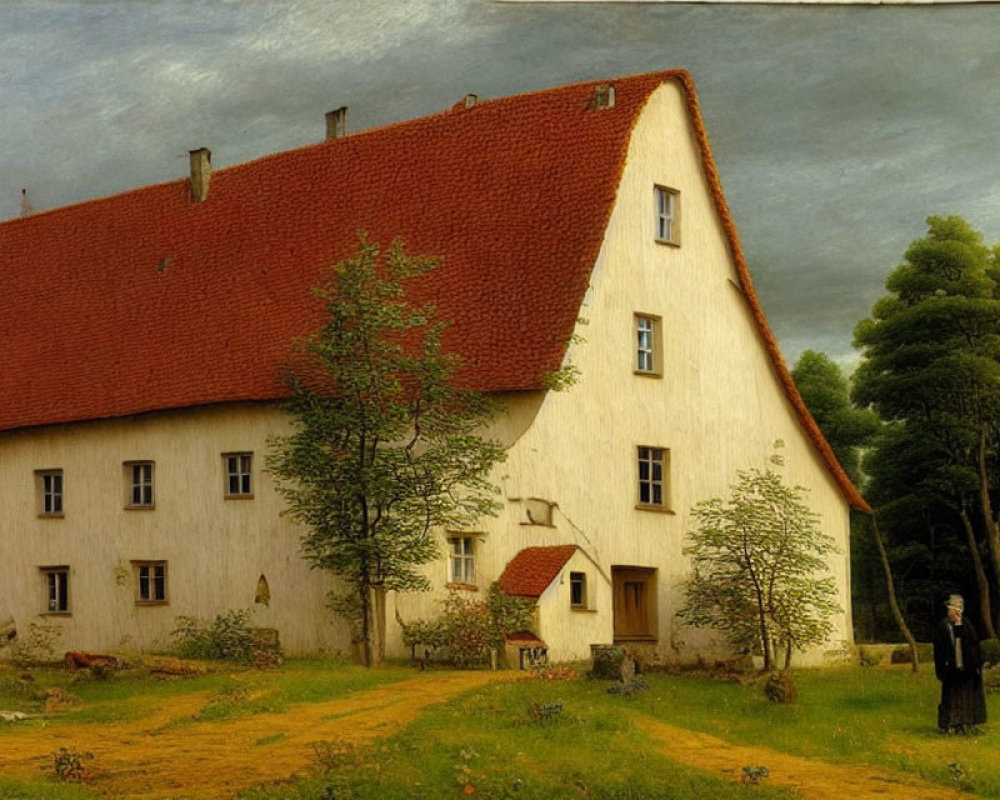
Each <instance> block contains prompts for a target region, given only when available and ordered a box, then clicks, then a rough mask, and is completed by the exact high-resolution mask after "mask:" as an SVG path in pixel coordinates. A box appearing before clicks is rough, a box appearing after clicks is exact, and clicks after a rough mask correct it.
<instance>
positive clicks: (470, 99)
mask: <svg viewBox="0 0 1000 800" xmlns="http://www.w3.org/2000/svg"><path fill="white" fill-rule="evenodd" d="M464 102H465V107H466V108H472V107H473V106H474V105H475V104H476V103H478V102H479V95H475V94H472V93H469V94H467V95H466V96H465V100H464Z"/></svg>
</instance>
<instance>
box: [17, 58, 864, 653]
mask: <svg viewBox="0 0 1000 800" xmlns="http://www.w3.org/2000/svg"><path fill="white" fill-rule="evenodd" d="M327 123H328V136H327V139H326V141H323V142H321V143H319V144H316V145H313V146H310V147H304V148H301V149H297V150H291V151H288V152H283V153H278V154H275V155H272V156H267V157H264V158H261V159H259V160H256V161H253V162H250V163H246V164H241V165H238V166H233V167H228V168H225V169H218V170H215V171H214V172H213V170H212V166H211V159H210V154H209V152H208V151H207V150H205V149H202V150H196V151H193V152H192V154H191V167H192V169H191V176H190V178H185V179H183V180H178V181H174V182H172V183H166V184H161V185H156V186H149V187H145V188H141V189H137V190H134V191H130V192H126V193H124V194H120V195H116V196H113V197H107V198H102V199H97V200H92V201H88V202H84V203H81V204H78V205H74V206H70V207H66V208H61V209H56V210H53V211H47V212H44V213H38V214H34V215H32V216H28V217H23V218H18V219H13V220H10V221H8V222H5V223H2V224H0V287H2V294H0V296H2V297H3V308H4V313H3V317H2V322H0V341H2V347H0V622H3V621H4V620H5V619H8V618H10V619H12V620H13V622H14V624H15V625H16V626H17V627H18V629H19V630H22V631H23V630H25V629H27V627H28V626H29V625H30V623H31V622H33V621H35V620H37V619H39V618H44V619H45V620H47V621H48V622H50V623H53V624H55V625H57V626H58V627H59V628H60V630H61V646H62V647H63V648H65V649H77V648H79V649H91V650H106V649H114V648H118V647H135V648H152V647H159V646H163V645H165V644H167V643H169V634H170V632H171V630H172V629H173V628H174V624H175V618H176V617H177V616H178V615H194V616H201V617H209V618H210V617H212V616H214V615H215V614H217V613H220V612H223V611H226V610H229V609H242V608H253V609H255V611H256V614H255V624H257V625H259V626H262V627H271V628H276V629H277V630H278V631H279V633H280V637H281V641H282V644H283V646H284V647H285V649H286V651H289V652H292V653H303V652H318V651H327V652H331V651H347V650H348V649H349V647H350V642H349V634H348V630H347V627H346V626H345V625H344V624H343V622H341V621H339V620H337V619H334V618H332V617H331V616H330V615H329V613H328V612H326V611H325V610H324V597H325V594H326V592H327V591H328V589H329V588H330V583H329V578H328V576H326V575H324V574H323V573H321V572H317V571H314V570H310V569H309V567H308V565H307V564H306V562H305V561H304V560H303V559H302V557H301V555H300V552H299V544H298V543H299V537H300V533H301V532H300V531H299V530H297V529H296V528H295V527H294V526H293V524H292V523H291V522H289V521H288V520H287V519H285V518H283V517H281V516H280V512H281V502H280V500H279V498H278V496H277V494H276V492H275V490H274V486H273V483H272V481H271V479H270V476H269V475H268V474H267V473H266V472H265V471H263V469H262V466H263V459H264V455H265V453H266V440H267V437H268V435H269V434H271V433H274V432H279V431H283V430H285V426H286V419H285V418H284V416H283V413H282V411H281V410H280V407H279V405H278V402H277V401H280V400H281V399H282V397H283V396H284V392H285V389H284V384H283V382H282V380H281V378H282V372H283V369H284V367H285V365H286V364H287V363H288V359H289V355H290V353H291V346H292V343H293V341H295V340H296V339H298V338H301V337H302V336H304V335H305V334H307V333H309V332H311V331H312V330H314V329H315V328H317V327H318V325H319V323H320V320H321V314H322V307H321V304H320V303H319V302H318V301H317V300H316V299H315V298H314V297H313V296H312V294H311V292H310V289H311V287H313V286H315V285H317V284H319V283H320V282H321V280H322V279H323V277H324V275H325V273H326V270H327V269H328V268H329V267H330V266H331V265H332V264H334V263H336V262H338V261H340V260H342V259H343V258H345V257H347V256H348V255H351V254H352V253H353V252H354V250H355V249H356V244H357V233H358V231H362V230H363V231H367V233H368V237H369V239H370V240H371V241H374V242H380V243H382V244H384V245H388V243H389V242H390V241H391V240H392V239H395V238H397V237H400V238H402V239H403V240H404V242H405V245H406V250H407V252H409V253H411V254H418V255H433V256H440V257H441V258H442V259H443V263H442V266H441V267H440V268H439V269H437V270H435V271H434V272H432V273H431V274H430V275H428V276H427V278H426V279H425V280H424V281H423V283H422V284H421V286H420V289H419V292H420V295H421V297H420V298H419V299H433V301H434V302H435V303H436V304H437V305H438V307H439V309H440V310H441V313H442V316H443V317H444V318H447V319H451V320H453V325H452V326H451V327H450V329H449V331H448V333H447V336H446V338H445V342H444V344H445V348H446V349H451V350H454V351H457V352H459V353H460V354H461V355H462V357H463V360H464V367H463V370H462V372H461V381H462V383H463V384H464V385H466V386H469V387H472V388H476V389H480V390H484V391H488V392H493V393H498V394H500V395H502V396H503V398H504V400H505V401H506V408H507V411H506V414H505V415H504V416H503V418H502V419H501V420H500V421H499V422H498V424H497V429H496V431H495V434H496V435H497V436H498V437H500V438H501V439H502V440H503V441H504V443H505V444H506V445H507V447H508V458H507V461H506V463H504V464H503V465H501V466H500V467H499V468H498V470H497V474H496V475H495V481H496V483H497V484H498V485H499V486H500V487H501V489H502V498H501V499H502V501H503V510H502V512H501V513H500V515H499V516H498V517H497V518H491V519H484V520H483V521H482V522H481V525H480V526H479V527H477V528H476V529H474V530H457V531H451V530H449V531H440V532H438V535H439V537H440V543H441V550H442V558H441V560H440V561H439V562H436V563H434V564H432V565H431V566H429V567H428V574H429V576H430V577H431V579H432V582H433V584H434V586H435V587H436V589H435V592H434V593H432V594H431V595H420V596H411V595H406V596H394V595H390V596H389V597H388V599H387V613H386V617H387V626H388V627H387V635H386V641H385V647H386V652H387V653H388V654H390V655H391V654H398V655H402V654H403V653H404V652H405V649H404V647H403V645H402V642H401V640H400V631H399V627H398V623H397V619H398V618H402V619H403V620H410V619H415V618H417V617H426V616H429V615H431V614H433V613H435V612H436V610H437V609H438V605H437V601H438V600H439V599H440V598H441V597H442V596H443V593H444V592H445V591H446V588H447V587H452V588H457V589H458V590H460V591H468V592H471V593H483V592H484V591H485V589H486V588H487V587H488V586H489V585H490V584H491V583H492V582H493V581H496V580H499V581H500V583H501V586H503V587H504V588H506V589H507V590H508V591H510V592H511V593H515V594H521V595H526V596H531V597H536V598H537V602H538V625H537V630H536V634H537V635H538V636H539V637H540V639H541V640H542V641H544V643H545V645H546V646H547V648H548V651H549V655H550V657H552V658H554V659H557V660H563V659H576V658H585V657H587V656H588V655H589V652H590V645H591V644H609V643H612V642H628V643H631V644H633V645H635V646H642V647H643V648H645V649H646V651H647V654H648V656H649V657H650V658H656V659H660V660H666V661H676V660H684V659H690V658H694V657H696V656H698V655H702V654H707V653H708V652H710V651H709V649H708V648H709V646H710V645H709V643H708V642H707V640H706V639H704V637H697V636H692V635H691V633H690V632H689V631H685V630H683V629H679V628H678V627H677V623H676V621H675V618H674V615H675V611H676V608H677V605H678V602H679V590H678V582H679V581H680V580H681V579H682V578H683V577H684V575H685V574H686V570H687V569H688V564H687V561H686V559H685V557H684V556H683V555H682V546H683V542H684V535H685V532H686V531H687V530H688V529H689V528H690V526H691V524H692V522H691V518H690V516H689V511H690V509H691V507H692V506H693V505H694V504H695V503H697V502H698V501H700V500H703V499H706V498H709V497H712V496H718V495H722V494H725V493H726V492H727V489H728V485H729V483H730V482H731V481H732V480H733V478H734V476H735V472H736V470H738V469H744V468H750V467H763V466H765V465H766V464H767V463H768V461H767V460H768V457H769V456H770V454H771V452H772V443H773V442H774V441H775V440H777V439H782V440H784V442H785V443H786V449H785V455H786V460H787V468H786V478H787V480H788V482H789V483H790V484H801V485H803V486H805V487H808V489H809V490H810V494H809V503H810V504H811V506H812V508H813V509H814V510H815V511H816V512H818V513H819V514H820V515H821V517H822V525H823V528H824V530H825V531H826V532H827V533H829V534H830V535H832V536H833V537H834V538H835V539H836V541H837V543H838V545H839V547H840V551H841V552H840V554H839V555H837V556H834V557H832V558H831V561H830V569H831V571H832V573H833V574H834V575H835V577H836V582H837V586H838V589H839V592H840V603H841V605H842V606H843V608H844V612H843V614H841V615H839V616H838V617H837V618H836V620H835V627H836V631H835V633H834V635H833V637H832V639H833V640H835V641H840V640H848V641H851V640H852V634H851V624H850V591H849V580H850V575H849V568H848V565H849V557H848V545H849V541H848V529H849V525H848V516H849V510H850V508H852V507H853V508H856V509H859V510H862V511H864V510H867V507H866V505H865V503H864V500H863V499H862V498H861V497H860V495H859V494H858V492H857V491H856V489H855V488H854V487H853V486H852V485H851V483H850V481H849V480H848V479H847V477H846V476H845V474H844V472H843V470H842V469H841V468H840V466H839V465H838V464H837V462H836V460H835V458H834V457H833V455H832V453H831V451H830V448H829V447H828V445H827V444H826V442H825V441H824V440H823V437H822V435H821V434H820V432H819V431H818V429H817V428H816V425H815V423H814V422H813V420H812V418H811V417H810V416H809V414H808V412H807V411H806V410H805V408H804V407H803V404H802V401H801V399H800V398H799V396H798V394H797V392H796V390H795V387H794V385H793V383H792V381H791V378H790V376H789V374H788V370H787V368H786V365H785V364H784V362H783V361H782V358H781V356H780V354H779V352H778V348H777V346H776V343H775V341H774V338H773V336H772V334H771V332H770V330H769V329H768V326H767V323H766V321H765V319H764V315H763V312H762V310H761V307H760V304H759V302H758V300H757V297H756V295H755V293H754V290H753V287H752V285H751V282H750V276H749V273H748V270H747V265H746V262H745V260H744V257H743V254H742V252H741V249H740V245H739V241H738V239H737V235H736V229H735V226H734V224H733V221H732V219H731V217H730V214H729V211H728V209H727V207H726V203H725V200H724V198H723V195H722V190H721V188H720V184H719V179H718V175H717V173H716V168H715V165H714V163H713V160H712V156H711V152H710V150H709V146H708V139H707V136H706V133H705V130H704V127H703V124H702V120H701V116H700V114H699V111H698V105H697V98H696V95H695V90H694V86H693V83H692V81H691V78H690V77H689V75H688V74H687V73H685V72H683V71H670V72H661V73H655V74H648V75H639V76H634V77H628V78H622V79H617V80H613V81H605V82H600V83H585V84H579V85H574V86H566V87H560V88H556V89H551V90H548V91H542V92H537V93H532V94H527V95H521V96H516V97H508V98H503V99H500V100H493V101H488V102H481V101H478V100H477V99H476V98H475V97H474V96H472V95H469V96H467V97H466V98H465V99H464V100H463V101H461V102H459V103H458V104H456V106H455V107H453V108H451V109H450V110H447V111H445V112H443V113H440V114H437V115H434V116H431V117H427V118H423V119H417V120H413V121H409V122H404V123H400V124H396V125H391V126H388V127H384V128H379V129H375V130H371V131H367V132H362V133H353V134H349V133H347V132H346V130H345V124H344V123H345V111H344V110H343V109H341V110H339V111H338V112H332V113H331V114H330V115H328V117H327ZM568 363H572V364H573V365H575V366H576V368H577V369H578V370H579V380H578V382H577V383H576V385H575V386H573V387H572V388H571V389H570V390H568V391H563V392H553V391H550V390H548V389H547V388H546V377H547V376H549V375H551V374H553V373H555V372H556V371H558V370H559V369H560V368H561V367H563V366H565V365H566V364H568ZM818 653H819V651H817V653H814V654H812V658H813V660H816V659H817V658H818V657H819V655H818Z"/></svg>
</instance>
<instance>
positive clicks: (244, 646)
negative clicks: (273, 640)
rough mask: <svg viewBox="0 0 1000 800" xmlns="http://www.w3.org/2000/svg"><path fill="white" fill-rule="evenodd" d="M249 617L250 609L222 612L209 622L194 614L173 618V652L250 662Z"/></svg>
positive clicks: (252, 652) (250, 632)
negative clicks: (174, 644) (174, 648)
mask: <svg viewBox="0 0 1000 800" xmlns="http://www.w3.org/2000/svg"><path fill="white" fill-rule="evenodd" d="M252 619H253V611H252V610H251V609H243V610H235V611H233V610H231V611H226V612H225V613H222V614H219V615H217V616H216V617H215V620H214V621H212V622H211V623H206V622H205V621H204V620H200V619H198V618H196V617H188V616H180V617H177V627H176V629H175V630H174V631H173V634H172V635H173V637H174V639H175V642H176V648H177V652H178V654H179V655H180V656H182V657H183V658H197V659H204V660H207V661H235V662H237V663H240V664H250V663H252V662H253V660H254V650H255V639H254V635H253V631H252V630H251V628H250V623H251V620H252Z"/></svg>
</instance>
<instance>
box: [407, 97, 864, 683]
mask: <svg viewBox="0 0 1000 800" xmlns="http://www.w3.org/2000/svg"><path fill="white" fill-rule="evenodd" d="M681 92H682V90H681V89H680V87H678V86H676V85H674V84H668V85H665V86H664V87H662V88H660V89H658V90H657V91H656V92H655V93H654V94H653V95H652V96H651V98H650V99H649V102H648V104H647V107H646V109H645V110H644V112H643V114H642V116H641V117H640V120H639V122H638V124H637V127H636V130H635V134H634V137H633V141H632V145H631V149H630V152H629V156H628V161H627V165H626V169H625V173H624V175H623V179H622V183H621V187H620V190H619V194H618V201H617V204H616V207H615V210H614V212H613V216H612V218H611V221H610V224H609V226H608V231H607V237H606V239H605V244H604V247H603V250H602V252H601V255H600V258H599V260H598V263H597V265H596V268H595V270H594V273H593V276H592V281H591V289H590V291H589V293H588V297H587V301H586V305H585V307H584V308H583V309H582V310H581V316H582V317H583V318H584V319H585V320H586V321H587V322H586V324H581V325H580V326H579V327H578V330H577V333H578V334H579V336H580V337H582V338H583V339H584V341H583V342H582V343H579V344H574V345H572V346H571V349H570V353H569V359H570V360H571V361H572V363H574V364H575V365H576V366H577V367H578V368H579V370H580V379H579V382H578V383H577V384H576V385H575V386H573V387H572V388H571V389H569V390H568V391H565V392H562V393H549V394H547V395H546V396H545V397H544V399H542V400H540V401H539V398H537V397H533V396H531V397H523V398H516V397H513V398H510V400H509V404H510V407H511V408H512V409H514V411H515V412H516V414H518V415H520V416H524V417H530V416H531V415H532V414H534V415H535V416H534V421H533V424H531V426H530V427H528V428H527V429H526V431H525V432H524V434H523V435H522V436H520V438H518V439H517V440H516V441H515V442H514V443H513V445H512V446H511V448H510V450H509V454H508V460H507V462H506V463H505V464H504V465H503V466H502V467H501V468H500V469H499V470H498V473H497V477H498V482H499V483H500V485H501V486H502V487H503V494H504V497H505V499H506V506H505V509H504V512H503V513H502V514H501V515H500V517H498V518H497V519H495V520H488V521H485V522H484V523H483V525H482V529H481V531H482V534H483V535H482V536H481V538H480V547H479V549H478V564H477V566H478V575H477V577H478V582H479V585H480V586H481V587H485V586H487V585H488V583H489V581H490V580H493V579H495V578H496V577H497V576H499V574H500V573H501V572H502V570H503V568H504V565H505V564H506V563H507V562H508V561H509V560H510V559H511V558H512V557H513V556H514V555H515V554H516V553H517V552H518V551H519V550H520V549H522V548H524V547H529V546H537V545H554V544H565V543H575V544H577V545H579V546H580V547H581V548H582V549H583V550H584V551H586V552H587V553H588V554H589V555H590V557H591V558H592V559H593V560H594V562H595V564H596V565H598V566H599V567H600V568H601V570H602V571H603V572H604V573H605V574H610V572H611V568H612V567H613V566H615V565H619V566H644V567H653V568H655V569H656V570H657V591H658V594H659V608H658V613H657V624H658V634H657V641H656V642H655V643H654V644H653V645H652V648H653V649H654V650H655V652H656V654H657V656H658V657H660V658H663V659H667V660H678V659H692V658H694V657H696V656H697V655H699V654H703V655H705V656H706V657H712V655H713V654H714V653H715V651H714V650H713V649H712V648H711V647H710V646H709V641H708V637H707V636H705V635H703V634H698V633H697V632H693V631H690V630H688V631H683V630H679V629H678V628H677V627H676V624H675V620H674V615H675V612H676V610H677V608H678V605H679V601H680V593H679V589H678V583H679V582H680V581H681V580H682V579H683V577H684V575H685V574H686V571H687V568H688V560H687V558H686V557H685V556H684V555H683V554H682V547H683V545H684V534H685V532H686V531H687V530H688V529H689V528H690V527H691V526H692V519H691V516H690V509H691V507H692V506H693V505H695V504H696V503H697V502H698V501H700V500H703V499H707V498H710V497H713V496H720V495H725V494H726V493H727V491H728V486H729V484H730V483H731V482H732V481H733V480H735V475H736V471H737V470H738V469H746V468H750V467H759V468H765V467H767V466H768V465H769V457H770V455H771V454H772V452H773V449H772V444H773V443H774V442H775V440H778V439H781V440H783V441H784V443H785V447H784V449H783V455H784V457H785V460H786V467H785V468H784V470H783V475H784V477H785V479H786V482H787V483H788V484H790V485H802V486H805V487H808V488H809V490H810V491H809V494H808V495H807V502H808V504H809V505H810V507H811V508H812V509H813V510H814V511H816V512H817V513H819V514H820V515H821V520H822V528H823V530H824V531H825V532H826V533H828V534H829V535H831V536H833V537H834V539H835V540H836V542H837V544H838V546H839V548H840V550H841V554H840V555H839V556H835V557H832V558H831V560H830V566H831V571H832V574H833V575H834V576H835V578H836V582H837V587H838V590H839V592H840V602H841V605H842V606H843V609H844V613H842V614H840V615H838V616H837V617H836V618H835V619H834V623H835V626H836V631H835V633H834V634H833V636H832V637H831V647H832V646H834V645H835V644H836V643H838V642H839V641H841V640H844V639H848V640H852V635H851V628H850V622H849V620H850V608H849V602H850V591H849V571H848V570H849V567H848V564H849V560H848V555H847V548H848V542H849V540H848V532H849V522H848V509H847V505H846V503H845V500H844V498H843V496H842V494H841V492H840V490H839V488H838V487H837V486H836V484H835V483H834V481H833V479H832V478H831V477H830V475H829V473H828V472H827V470H826V468H825V466H824V464H823V463H822V461H821V459H820V457H819V455H818V454H817V453H816V451H815V449H814V447H813V445H812V444H811V443H810V442H809V441H808V440H807V439H806V437H805V436H804V435H803V433H802V431H801V429H800V427H799V423H798V420H797V418H796V416H795V414H794V413H793V410H792V408H791V406H790V403H789V401H788V399H787V397H786V396H785V394H784V393H783V391H782V389H781V387H780V386H779V384H778V382H777V381H776V380H775V376H774V372H773V366H772V363H771V361H770V358H769V356H768V354H767V352H766V350H765V348H764V346H763V345H762V342H761V340H760V337H759V334H758V332H757V330H756V328H755V326H754V323H753V320H752V318H751V316H750V314H749V312H748V309H747V307H746V305H745V301H744V299H743V297H742V295H741V294H740V291H739V289H738V287H737V281H738V278H737V275H736V272H735V270H734V267H733V263H732V259H731V257H730V254H729V251H728V248H727V244H726V241H725V239H724V236H723V232H722V228H721V226H720V223H719V219H718V216H717V214H716V212H715V209H714V206H713V204H712V200H711V197H710V194H709V190H708V187H707V186H706V183H705V178H704V175H703V174H702V170H701V166H700V165H701V160H700V155H699V153H698V151H697V147H696V144H695V141H694V138H693V136H692V132H691V127H690V124H689V120H688V118H687V112H686V105H685V102H684V99H683V97H682V95H681ZM607 113H613V112H607ZM656 185H660V186H664V187H668V188H670V189H673V190H676V191H678V192H679V193H680V194H679V199H680V244H679V246H672V245H665V244H662V243H658V242H657V241H655V229H654V224H655V215H654V194H653V190H654V186H656ZM553 289H554V290H556V289H557V287H553ZM636 313H642V314H649V315H653V316H657V317H660V318H661V320H662V337H661V338H662V345H663V369H662V377H648V376H644V375H637V374H635V372H634V353H633V351H634V347H635V345H634V339H635V333H634V328H633V325H634V315H635V314H636ZM539 402H540V405H539ZM536 409H537V410H536ZM640 445H644V446H653V447H662V448H667V449H669V451H670V466H669V479H670V486H669V511H666V512H664V511H660V512H657V511H649V510H640V509H637V508H636V501H637V488H636V487H637V465H636V448H637V447H638V446H640ZM528 497H537V498H545V499H548V500H550V501H552V502H554V503H557V504H558V506H557V508H556V509H555V511H554V515H553V523H554V527H545V526H539V525H527V524H525V523H526V517H525V513H524V503H523V501H522V499H523V498H528ZM431 577H432V579H434V580H436V581H437V584H438V585H439V586H440V585H442V582H443V581H444V579H445V568H444V566H440V567H437V566H435V568H434V570H432V571H431ZM549 602H550V600H549V598H548V597H545V598H543V603H542V605H543V608H544V607H546V604H548V603H549ZM610 603H611V598H610V593H608V594H607V596H602V597H600V598H599V600H598V604H597V607H596V608H595V611H594V616H595V620H594V621H593V622H592V623H588V625H587V626H580V625H579V620H578V619H576V618H574V617H573V616H572V615H570V614H569V613H568V609H567V613H566V614H564V615H562V617H561V619H562V622H560V623H557V622H555V620H556V619H557V617H558V615H557V614H555V613H554V610H549V611H547V612H546V613H545V614H544V615H543V616H542V617H541V622H542V627H543V630H541V631H540V633H541V635H542V637H543V638H544V639H545V640H546V641H547V643H548V644H549V646H550V651H551V654H552V656H553V657H554V658H556V659H571V658H572V659H575V658H586V657H587V656H588V654H589V645H590V644H591V643H592V642H591V641H590V640H588V638H587V637H588V636H593V635H601V636H605V637H606V636H607V634H608V633H609V632H610V630H611V617H612V609H611V607H610ZM397 604H398V606H399V607H400V608H401V609H403V616H404V617H405V618H407V619H408V618H410V617H412V616H419V615H421V614H427V613H431V612H432V611H433V608H434V604H433V602H432V601H431V599H430V598H426V597H425V598H421V599H412V598H398V599H397ZM608 641H609V639H607V638H605V639H603V640H601V641H600V642H597V643H607V642H608ZM825 649H828V648H818V649H817V650H816V651H815V652H813V653H810V654H808V655H807V656H806V657H805V658H803V657H802V656H798V657H797V663H810V662H816V661H819V660H821V659H822V653H823V651H824V650H825Z"/></svg>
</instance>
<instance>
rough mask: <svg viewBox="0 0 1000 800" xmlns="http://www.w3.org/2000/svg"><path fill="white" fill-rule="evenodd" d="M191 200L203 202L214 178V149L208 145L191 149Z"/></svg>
mask: <svg viewBox="0 0 1000 800" xmlns="http://www.w3.org/2000/svg"><path fill="white" fill-rule="evenodd" d="M190 155H191V202H192V203H203V202H205V199H206V198H207V197H208V182H209V181H210V180H211V179H212V151H211V150H209V149H208V148H207V147H199V148H198V149H197V150H191V151H190Z"/></svg>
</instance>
